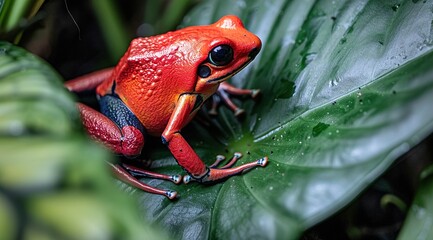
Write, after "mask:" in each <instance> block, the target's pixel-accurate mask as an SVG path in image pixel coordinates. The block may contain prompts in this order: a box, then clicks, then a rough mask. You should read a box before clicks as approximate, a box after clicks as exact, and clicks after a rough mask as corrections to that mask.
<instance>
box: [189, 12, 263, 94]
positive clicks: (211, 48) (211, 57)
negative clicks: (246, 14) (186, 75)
mask: <svg viewBox="0 0 433 240" xmlns="http://www.w3.org/2000/svg"><path fill="white" fill-rule="evenodd" d="M203 27H204V29H203V39H205V40H204V41H203V42H202V44H200V45H201V48H200V52H201V56H202V58H201V59H199V61H197V65H196V67H197V78H198V79H197V83H196V91H197V92H206V91H207V90H208V89H215V87H216V86H218V84H219V83H221V82H222V81H225V80H227V79H228V78H229V77H231V76H233V75H234V74H236V73H237V72H239V71H240V70H242V69H243V68H244V67H245V66H246V65H248V63H250V62H251V61H252V60H253V59H254V58H255V56H256V55H257V54H258V53H259V51H260V48H261V41H260V39H259V38H258V37H257V36H256V35H254V34H253V33H251V32H249V31H248V30H247V29H245V27H244V25H243V24H242V22H241V20H240V19H239V18H238V17H236V16H224V17H223V18H221V19H220V20H218V21H217V22H216V23H214V24H212V25H209V26H203Z"/></svg>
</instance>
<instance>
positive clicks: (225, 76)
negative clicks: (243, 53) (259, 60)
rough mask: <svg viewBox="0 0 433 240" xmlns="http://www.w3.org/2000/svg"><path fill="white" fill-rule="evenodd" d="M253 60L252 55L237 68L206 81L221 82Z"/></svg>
mask: <svg viewBox="0 0 433 240" xmlns="http://www.w3.org/2000/svg"><path fill="white" fill-rule="evenodd" d="M253 60H254V57H250V58H249V59H248V61H246V62H245V63H244V64H242V65H241V66H240V67H239V68H237V69H236V70H234V71H232V72H229V73H228V74H226V75H224V76H221V77H217V78H214V79H211V80H208V81H207V83H216V82H223V81H225V80H227V79H228V78H230V77H232V76H233V75H235V74H236V73H238V72H240V71H241V70H242V69H244V68H245V67H246V66H247V65H248V64H249V63H250V62H251V61H253Z"/></svg>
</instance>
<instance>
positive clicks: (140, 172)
mask: <svg viewBox="0 0 433 240" xmlns="http://www.w3.org/2000/svg"><path fill="white" fill-rule="evenodd" d="M122 166H123V167H124V168H125V169H126V170H128V171H129V172H130V173H131V174H132V175H133V176H139V177H146V178H156V179H162V180H168V181H171V182H173V183H175V184H179V183H181V182H182V176H181V175H179V174H177V175H166V174H161V173H155V172H152V171H148V170H144V169H141V168H138V167H135V166H132V165H128V164H122Z"/></svg>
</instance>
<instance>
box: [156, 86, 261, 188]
mask: <svg viewBox="0 0 433 240" xmlns="http://www.w3.org/2000/svg"><path fill="white" fill-rule="evenodd" d="M202 101H203V99H202V97H201V96H200V95H199V94H193V93H185V94H182V95H181V96H180V97H179V100H178V102H177V104H176V107H175V111H174V112H173V114H172V115H171V118H170V120H169V123H168V125H167V128H166V129H165V130H164V132H163V134H162V141H163V143H164V144H166V145H167V146H168V148H169V149H170V151H171V153H172V154H173V156H174V158H175V159H176V161H177V162H178V164H179V165H180V166H182V167H183V168H184V169H185V170H186V171H187V172H188V174H189V176H186V177H185V178H184V182H185V183H188V182H189V181H190V180H196V181H199V182H215V181H219V180H222V179H225V178H228V177H230V176H233V175H237V174H241V173H242V172H244V171H246V170H249V169H251V168H254V167H257V166H262V167H263V166H265V165H266V164H267V161H268V158H267V157H263V158H261V159H259V160H256V161H254V162H250V163H247V164H244V165H241V166H238V167H235V168H229V167H231V166H232V165H233V164H234V163H235V161H236V160H237V159H239V158H240V156H241V155H240V154H235V157H234V158H233V159H232V161H231V162H230V163H229V164H227V165H226V166H224V167H223V168H221V169H217V168H213V166H215V167H216V165H217V164H213V166H212V167H208V166H206V165H205V163H204V162H203V161H202V160H201V159H200V157H199V156H198V155H197V154H196V152H195V151H194V150H193V149H192V147H191V146H190V145H189V144H188V143H187V142H186V140H185V139H184V138H183V137H182V135H181V134H180V129H181V128H182V127H183V126H184V125H185V124H186V123H188V122H189V120H190V119H191V118H192V116H193V115H194V114H195V112H196V111H197V109H198V108H199V107H200V106H201V103H202ZM191 178H192V179H191Z"/></svg>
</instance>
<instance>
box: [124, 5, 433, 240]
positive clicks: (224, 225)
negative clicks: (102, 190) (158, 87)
mask: <svg viewBox="0 0 433 240" xmlns="http://www.w3.org/2000/svg"><path fill="white" fill-rule="evenodd" d="M432 7H433V1H394V2H387V1H342V0H340V1H332V2H330V1H288V0H274V1H264V0H263V1H252V0H251V1H240V0H239V1H216V0H214V1H204V2H202V3H201V4H200V5H199V6H198V7H197V8H195V9H194V10H193V11H192V12H191V13H190V14H189V15H188V16H187V17H186V18H185V23H184V25H185V26H186V25H196V24H207V23H211V22H214V21H216V20H217V19H218V18H220V17H221V16H223V15H225V14H236V15H238V16H240V17H241V19H242V20H243V21H244V23H245V25H246V27H247V28H248V29H249V30H250V31H252V32H254V33H256V34H257V35H258V36H259V37H260V38H261V39H262V41H263V48H262V51H261V53H260V54H259V55H258V57H257V58H256V60H255V61H254V62H253V63H252V64H251V66H249V67H248V68H246V69H244V70H243V71H242V72H241V73H239V74H238V75H236V76H235V77H234V78H233V79H232V80H231V82H232V83H234V84H235V85H238V86H240V87H248V88H260V89H261V90H262V93H263V94H262V95H263V96H262V98H261V99H260V101H257V102H254V101H252V100H244V101H243V107H244V108H245V109H246V110H247V112H248V113H249V114H248V115H247V116H246V118H245V119H244V120H242V121H241V120H238V119H236V118H235V117H233V115H232V114H231V113H230V112H229V111H228V110H227V109H223V108H221V109H220V112H219V113H220V114H219V116H218V117H217V119H216V120H215V123H214V124H213V125H211V126H210V127H203V126H201V125H200V124H193V125H192V126H190V127H189V128H188V129H185V131H183V132H184V133H186V134H187V138H188V140H189V142H190V143H191V144H192V146H193V147H194V149H195V150H196V151H197V152H198V154H199V155H200V156H201V157H202V158H203V159H205V161H206V163H208V164H210V163H211V162H213V160H214V158H215V155H216V154H221V153H227V155H229V154H231V153H233V152H234V151H241V152H243V153H244V155H245V156H244V158H242V159H241V161H240V162H241V163H246V162H250V161H253V160H255V159H258V158H260V157H262V156H265V155H267V156H269V159H270V163H269V165H268V166H267V167H266V168H258V169H254V170H252V171H250V172H248V173H246V174H244V175H242V176H236V177H232V178H230V179H229V180H227V181H225V182H223V183H219V184H215V185H212V186H203V185H200V184H196V183H193V184H189V185H181V186H173V185H172V184H170V183H164V182H161V181H158V180H145V181H147V182H148V183H149V184H151V185H153V186H157V187H160V188H164V189H167V188H169V189H174V190H176V191H178V192H179V193H180V195H181V197H180V199H179V200H177V201H175V202H170V201H169V200H167V199H164V198H161V197H160V196H153V195H150V194H147V193H143V192H141V191H138V190H134V193H135V195H137V196H138V197H139V198H140V199H141V200H140V201H141V207H142V212H143V214H144V215H145V216H146V218H147V219H149V220H151V221H154V222H157V223H159V224H161V225H162V226H163V227H164V228H165V229H167V230H168V231H169V232H170V233H172V234H173V236H174V237H176V238H193V239H196V238H198V239H207V238H217V239H222V238H224V239H226V238H229V239H248V238H255V239H256V238H260V239H273V238H283V239H291V238H297V237H298V236H299V235H300V234H301V233H302V231H303V230H305V229H307V228H309V227H311V226H312V225H314V224H316V223H318V222H319V221H321V220H323V219H325V218H327V217H329V216H330V215H332V214H334V213H335V212H336V211H338V210H340V209H341V208H342V207H344V206H345V205H347V204H348V203H349V202H350V201H352V200H353V199H354V198H355V197H356V196H357V195H359V194H360V192H361V191H362V190H364V189H365V188H366V187H367V186H369V184H370V183H371V182H373V181H374V180H375V179H377V178H378V177H379V176H380V175H381V174H382V173H383V172H384V171H386V170H387V168H388V167H389V166H390V165H391V164H392V163H393V162H394V160H395V159H397V158H398V157H399V156H400V155H401V154H403V153H405V152H406V151H408V150H409V149H410V148H411V147H412V146H414V145H415V144H417V143H418V142H419V141H421V140H422V139H423V138H424V137H425V136H427V135H428V134H430V133H431V132H432V130H433V111H431V103H432V102H433V68H432V62H433V51H432V48H433V26H432V20H433V13H432V11H431V9H432ZM238 103H240V104H241V102H238ZM188 132H189V133H193V134H194V135H188ZM248 153H249V154H248ZM170 156H171V155H170V153H169V152H168V151H166V150H165V149H163V148H161V149H158V150H154V151H153V154H152V155H151V158H152V159H154V160H155V162H154V170H156V171H159V172H167V173H179V172H181V171H182V170H181V168H180V167H178V166H177V165H176V163H175V161H174V160H173V159H172V158H171V157H170ZM127 188H128V189H131V188H130V187H127Z"/></svg>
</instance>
